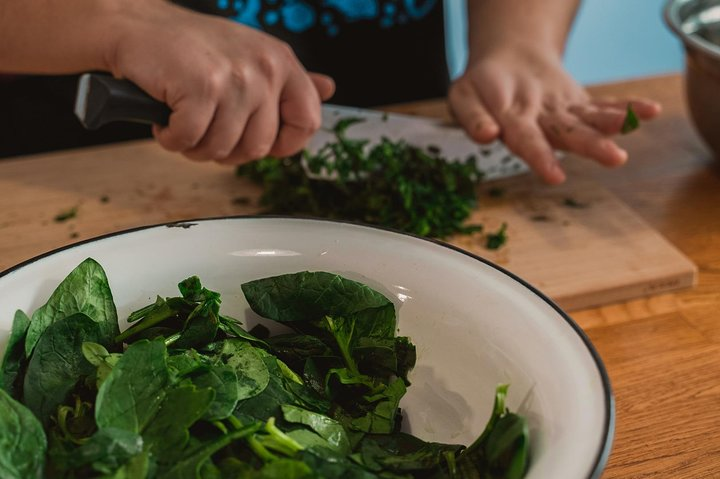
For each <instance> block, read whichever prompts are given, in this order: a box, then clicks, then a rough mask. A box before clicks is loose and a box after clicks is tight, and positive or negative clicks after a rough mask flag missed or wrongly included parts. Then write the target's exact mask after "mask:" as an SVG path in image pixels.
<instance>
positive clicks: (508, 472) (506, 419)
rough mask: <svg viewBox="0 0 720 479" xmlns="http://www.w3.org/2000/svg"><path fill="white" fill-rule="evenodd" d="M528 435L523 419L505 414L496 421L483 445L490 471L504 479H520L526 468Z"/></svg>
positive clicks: (525, 422)
mask: <svg viewBox="0 0 720 479" xmlns="http://www.w3.org/2000/svg"><path fill="white" fill-rule="evenodd" d="M529 447H530V433H529V429H528V424H527V421H526V420H525V418H523V417H521V416H518V415H517V414H513V413H507V414H505V415H504V416H502V417H501V418H500V419H498V421H497V423H496V424H495V427H494V428H493V429H492V431H491V432H490V435H489V436H488V438H487V443H486V444H485V457H486V458H487V461H488V466H489V468H490V470H491V471H493V472H494V473H496V474H498V475H500V477H503V478H506V479H521V478H522V477H523V476H524V475H525V471H527V468H528V448H529Z"/></svg>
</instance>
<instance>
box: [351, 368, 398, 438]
mask: <svg viewBox="0 0 720 479" xmlns="http://www.w3.org/2000/svg"><path fill="white" fill-rule="evenodd" d="M406 391H407V388H406V386H405V382H404V381H403V380H402V379H396V380H395V381H392V382H391V383H390V384H389V385H388V386H387V388H385V390H383V391H382V392H380V393H378V394H376V395H375V396H373V397H365V398H364V399H365V400H366V401H368V402H370V403H373V406H372V409H370V411H368V412H367V413H366V414H364V415H363V416H360V417H356V418H352V419H350V420H349V426H350V428H351V429H354V430H356V431H362V432H369V433H375V434H390V433H391V432H394V431H395V429H396V427H395V425H396V424H395V422H396V420H397V413H398V406H399V405H400V399H402V397H403V396H404V395H405V392H406ZM346 421H347V420H346Z"/></svg>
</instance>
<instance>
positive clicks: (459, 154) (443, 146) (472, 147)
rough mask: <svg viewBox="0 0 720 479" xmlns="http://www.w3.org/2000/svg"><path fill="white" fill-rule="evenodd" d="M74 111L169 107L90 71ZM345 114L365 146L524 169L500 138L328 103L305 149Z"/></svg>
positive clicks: (489, 170) (145, 114) (502, 171)
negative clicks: (388, 144) (386, 142)
mask: <svg viewBox="0 0 720 479" xmlns="http://www.w3.org/2000/svg"><path fill="white" fill-rule="evenodd" d="M75 114H76V115H77V117H78V118H79V119H80V121H81V122H82V124H83V125H84V126H85V127H86V128H89V129H96V128H99V127H100V126H102V125H104V124H106V123H110V122H114V121H131V122H141V123H157V124H160V125H166V124H167V122H168V118H169V116H170V109H169V108H168V107H167V105H165V104H163V103H161V102H159V101H157V100H155V99H153V98H151V97H150V96H149V95H148V94H147V93H145V92H144V91H142V90H141V89H140V88H138V87H137V86H136V85H135V84H133V83H131V82H129V81H127V80H120V79H116V78H113V77H110V76H107V75H98V74H90V73H88V74H85V75H82V76H81V77H80V82H79V83H78V92H77V98H76V101H75ZM347 117H357V118H362V119H363V120H365V121H363V122H361V123H356V124H354V125H353V126H352V127H351V128H349V129H348V131H347V133H346V134H347V136H348V137H349V138H362V139H367V140H369V142H368V148H370V147H372V145H374V144H376V143H377V142H379V141H380V139H381V138H383V137H385V138H389V139H391V140H395V141H397V140H404V141H406V142H407V143H409V144H412V145H415V146H417V147H420V148H425V149H432V150H439V152H440V154H442V156H443V157H445V158H448V159H449V160H451V161H452V160H465V159H466V158H468V157H470V156H473V157H475V158H476V160H477V162H478V166H479V167H480V169H481V170H482V171H484V172H485V175H486V176H485V178H486V179H494V178H500V177H504V176H511V175H514V174H518V173H523V172H525V171H527V166H526V165H525V164H524V163H523V162H522V161H520V160H519V159H518V158H516V157H515V156H513V155H512V154H511V153H510V152H509V151H508V150H507V148H505V146H504V145H503V144H502V143H501V142H499V141H498V142H494V143H492V144H490V145H478V144H477V143H474V142H473V141H472V140H470V139H469V138H468V137H467V135H466V134H465V132H464V131H463V130H461V129H460V128H457V127H453V126H449V125H447V124H445V123H444V122H443V121H442V120H438V119H434V118H422V117H416V116H410V115H401V114H396V113H384V112H381V111H377V110H367V109H362V108H352V107H344V106H335V105H327V104H326V105H323V107H322V128H321V129H320V130H318V132H317V133H316V134H315V135H314V136H313V137H312V138H311V139H310V142H309V144H308V146H307V149H308V150H309V151H310V152H311V153H314V152H316V151H317V150H319V149H320V148H321V147H322V146H323V145H325V144H326V143H327V142H329V141H332V140H333V139H334V134H333V126H334V125H335V124H336V123H337V121H338V120H339V119H341V118H347Z"/></svg>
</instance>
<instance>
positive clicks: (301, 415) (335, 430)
mask: <svg viewBox="0 0 720 479" xmlns="http://www.w3.org/2000/svg"><path fill="white" fill-rule="evenodd" d="M282 412H283V417H284V418H285V420H286V421H288V422H292V423H298V424H304V425H306V426H308V427H309V428H310V429H312V430H313V431H315V432H316V433H317V434H318V435H319V436H320V437H322V438H323V439H325V440H326V441H327V442H328V444H330V446H331V447H332V448H333V449H334V450H335V451H337V452H338V453H340V454H343V455H347V454H348V453H349V452H350V441H349V440H348V438H347V435H346V434H345V429H343V427H342V425H341V424H340V423H339V422H337V421H335V420H334V419H331V418H329V417H328V416H325V415H324V414H318V413H316V412H313V411H308V410H307V409H303V408H299V407H296V406H291V405H289V404H284V405H283V406H282Z"/></svg>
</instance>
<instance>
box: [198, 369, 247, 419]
mask: <svg viewBox="0 0 720 479" xmlns="http://www.w3.org/2000/svg"><path fill="white" fill-rule="evenodd" d="M192 382H193V384H195V385H196V386H197V387H198V388H209V389H212V390H213V391H215V398H214V399H213V401H212V403H210V407H209V408H208V410H207V411H206V412H205V416H204V417H203V419H205V420H206V421H217V420H220V419H225V418H226V417H228V416H230V415H231V414H232V412H233V411H234V410H235V405H236V404H237V402H238V401H239V400H240V385H239V383H238V376H237V374H236V373H235V368H233V367H232V366H230V365H227V364H217V365H212V366H210V367H209V368H208V369H207V370H205V371H203V372H200V373H199V374H195V375H193V377H192Z"/></svg>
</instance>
